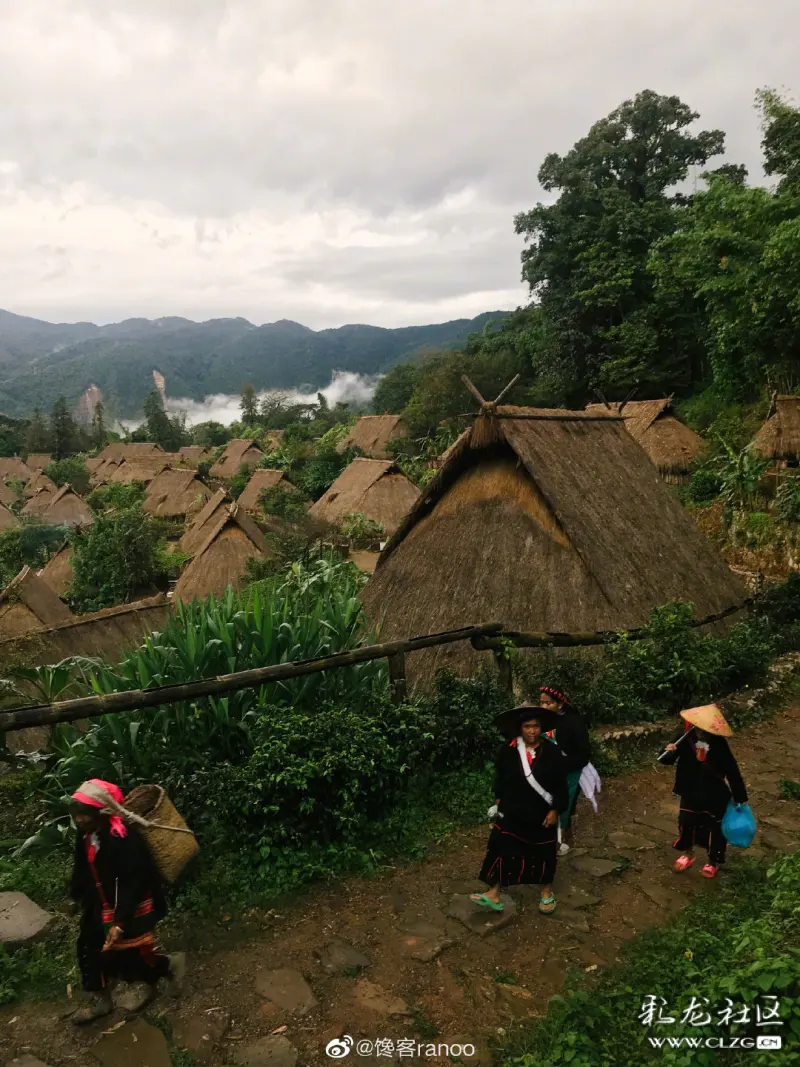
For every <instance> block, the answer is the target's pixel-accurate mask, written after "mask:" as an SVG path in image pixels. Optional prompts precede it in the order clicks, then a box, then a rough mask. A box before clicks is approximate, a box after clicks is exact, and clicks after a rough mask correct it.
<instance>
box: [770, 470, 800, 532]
mask: <svg viewBox="0 0 800 1067" xmlns="http://www.w3.org/2000/svg"><path fill="white" fill-rule="evenodd" d="M775 510H776V512H777V513H778V515H779V516H780V518H782V519H783V521H784V522H800V474H791V475H789V477H788V478H784V480H783V481H782V482H781V483H780V485H779V486H778V491H777V493H776V494H775Z"/></svg>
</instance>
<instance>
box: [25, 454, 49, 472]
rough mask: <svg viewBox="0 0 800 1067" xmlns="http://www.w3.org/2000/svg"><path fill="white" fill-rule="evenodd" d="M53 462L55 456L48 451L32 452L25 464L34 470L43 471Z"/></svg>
mask: <svg viewBox="0 0 800 1067" xmlns="http://www.w3.org/2000/svg"><path fill="white" fill-rule="evenodd" d="M52 462H53V457H52V456H51V455H49V454H48V453H47V452H32V453H31V454H30V455H29V456H28V458H27V459H26V460H25V465H26V466H27V467H28V468H29V469H30V470H32V471H43V470H44V469H45V467H49V466H50V464H51V463H52Z"/></svg>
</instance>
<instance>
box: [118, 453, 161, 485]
mask: <svg viewBox="0 0 800 1067" xmlns="http://www.w3.org/2000/svg"><path fill="white" fill-rule="evenodd" d="M166 466H167V464H166V463H165V462H164V459H163V457H154V456H144V457H143V458H142V459H126V460H123V461H122V463H120V464H119V466H118V467H116V468H115V469H114V471H113V472H112V473H111V474H109V476H108V478H107V479H106V482H107V484H108V485H131V484H132V483H133V482H142V483H143V484H144V485H149V484H150V482H152V481H153V480H154V478H155V477H156V475H158V474H160V473H161V472H162V471H163V470H165V469H166Z"/></svg>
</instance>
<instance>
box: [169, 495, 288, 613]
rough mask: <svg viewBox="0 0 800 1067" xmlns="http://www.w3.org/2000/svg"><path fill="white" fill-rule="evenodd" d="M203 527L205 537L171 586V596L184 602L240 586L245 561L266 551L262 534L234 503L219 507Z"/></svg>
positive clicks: (220, 593)
mask: <svg viewBox="0 0 800 1067" xmlns="http://www.w3.org/2000/svg"><path fill="white" fill-rule="evenodd" d="M206 526H207V529H206V531H205V533H206V536H205V539H204V540H203V541H202V542H201V543H200V545H199V546H198V547H197V549H196V551H195V553H194V556H193V557H192V560H191V562H190V563H189V564H187V566H186V568H185V569H184V571H183V573H182V574H181V576H180V578H179V579H178V584H177V585H176V586H175V599H176V600H182V601H184V603H188V602H190V601H192V600H204V599H205V598H206V597H207V596H209V595H210V594H211V593H213V594H214V596H217V597H220V596H222V595H223V594H224V593H225V590H226V589H227V588H228V586H231V587H232V588H233V589H234V590H238V589H240V588H241V587H242V585H243V579H244V575H245V570H246V568H247V561H248V560H250V559H258V558H259V557H261V556H264V555H266V554H267V552H268V551H269V546H268V544H267V542H266V540H265V539H264V535H263V534H262V533H261V531H260V530H259V528H258V527H257V526H256V524H255V523H254V522H253V520H252V519H251V518H250V517H249V516H248V514H247V512H246V511H245V510H244V509H243V508H240V507H239V506H238V505H237V504H232V505H231V506H230V507H227V508H223V509H219V510H218V512H217V514H216V515H215V516H214V517H213V519H212V520H211V521H210V522H209V523H207V524H206Z"/></svg>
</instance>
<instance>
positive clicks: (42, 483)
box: [24, 470, 57, 497]
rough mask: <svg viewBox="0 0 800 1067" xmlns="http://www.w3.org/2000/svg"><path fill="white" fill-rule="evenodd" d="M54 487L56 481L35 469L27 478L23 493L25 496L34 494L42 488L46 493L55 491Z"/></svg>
mask: <svg viewBox="0 0 800 1067" xmlns="http://www.w3.org/2000/svg"><path fill="white" fill-rule="evenodd" d="M56 488H57V487H56V483H55V482H54V481H52V479H50V478H48V477H47V475H46V474H45V473H44V472H43V471H40V470H37V471H35V473H34V474H33V475H31V477H30V478H29V479H28V481H27V483H26V485H25V490H24V495H25V496H26V497H31V496H35V495H36V493H37V492H39V491H40V490H44V491H46V492H48V493H55V491H56Z"/></svg>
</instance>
